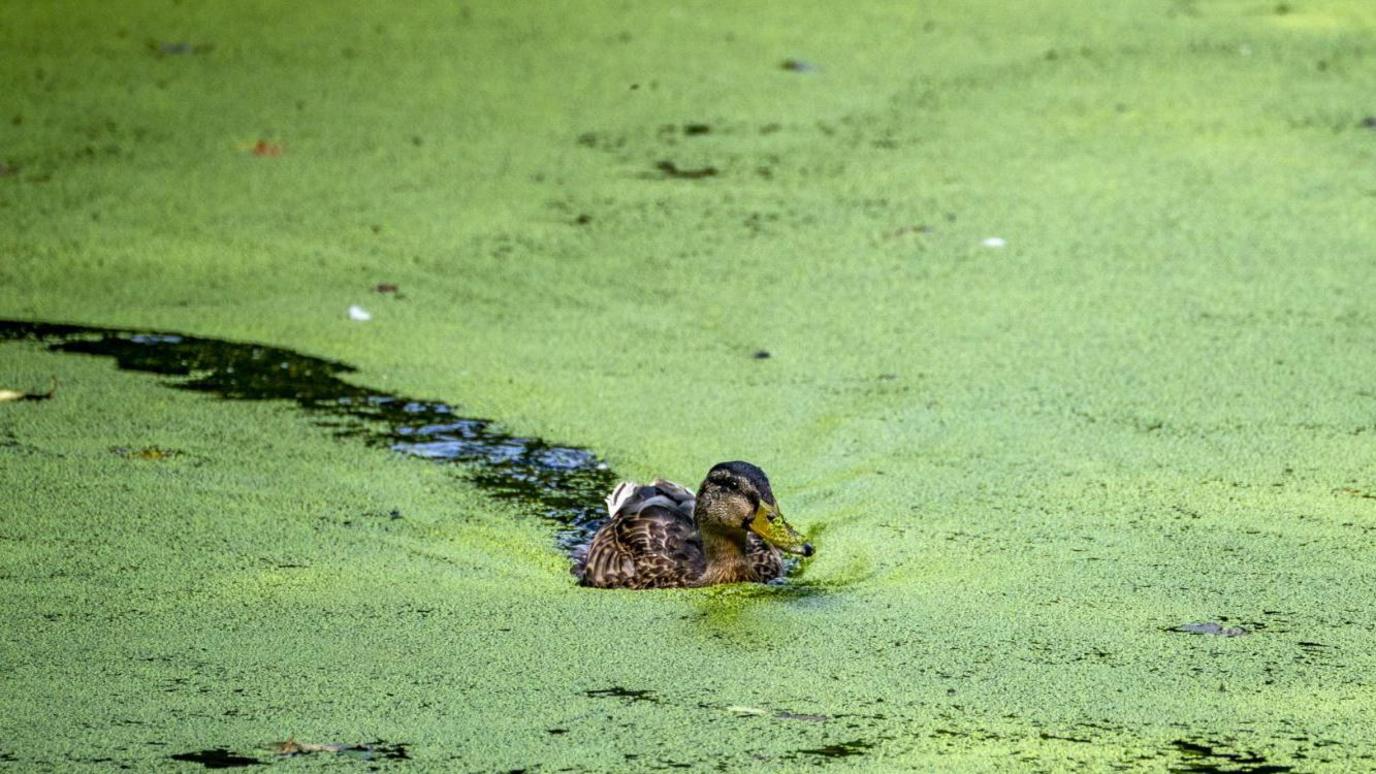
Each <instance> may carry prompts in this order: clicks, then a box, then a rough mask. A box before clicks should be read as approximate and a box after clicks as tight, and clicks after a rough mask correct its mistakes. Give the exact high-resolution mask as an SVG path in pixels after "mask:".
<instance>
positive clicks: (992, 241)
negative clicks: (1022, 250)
mask: <svg viewBox="0 0 1376 774" xmlns="http://www.w3.org/2000/svg"><path fill="white" fill-rule="evenodd" d="M980 244H982V245H984V246H985V247H1003V246H1004V245H1006V244H1008V242H1007V241H1006V240H1005V239H1004V238H1003V237H989V238H987V239H985V240H984V241H983V242H980Z"/></svg>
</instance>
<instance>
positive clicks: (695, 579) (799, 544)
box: [573, 461, 812, 589]
mask: <svg viewBox="0 0 1376 774" xmlns="http://www.w3.org/2000/svg"><path fill="white" fill-rule="evenodd" d="M607 512H608V513H610V514H611V519H610V520H609V521H608V522H607V523H606V524H604V525H602V528H601V529H599V530H598V531H597V534H595V535H593V538H592V541H591V542H589V543H588V545H587V546H586V547H584V549H582V550H581V551H579V552H576V553H575V556H574V567H573V574H574V575H575V576H577V577H578V582H579V583H581V584H582V585H584V586H595V587H597V588H604V589H606V588H623V589H651V588H669V587H675V586H710V585H712V584H714V583H737V582H741V581H753V582H757V583H763V582H765V581H769V580H773V579H774V578H777V577H779V575H780V574H782V573H783V557H782V555H781V554H780V550H782V551H787V552H789V553H792V554H800V555H802V556H811V555H812V545H811V544H809V543H806V542H804V540H803V536H802V535H800V534H798V532H797V531H796V530H794V529H793V527H791V526H789V524H788V522H786V521H784V517H783V515H782V514H781V513H779V504H778V503H777V502H776V501H775V500H774V490H773V489H771V488H770V486H769V478H768V477H766V476H765V474H764V471H763V470H760V469H759V468H758V467H756V466H754V465H752V464H750V463H748V462H740V461H736V462H722V463H720V464H717V465H715V466H713V468H712V469H711V470H710V471H708V472H707V478H705V479H703V481H702V486H701V487H699V488H698V493H697V495H694V494H693V493H692V492H691V491H689V490H688V489H687V488H685V487H682V486H679V485H678V484H675V483H673V482H672V481H665V480H663V479H657V480H655V481H654V482H652V483H649V484H644V485H641V484H636V483H634V482H630V481H628V482H625V483H623V484H621V485H620V486H618V487H617V488H616V489H615V490H614V491H613V492H612V493H611V494H610V495H608V497H607Z"/></svg>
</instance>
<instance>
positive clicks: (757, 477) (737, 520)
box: [694, 461, 812, 556]
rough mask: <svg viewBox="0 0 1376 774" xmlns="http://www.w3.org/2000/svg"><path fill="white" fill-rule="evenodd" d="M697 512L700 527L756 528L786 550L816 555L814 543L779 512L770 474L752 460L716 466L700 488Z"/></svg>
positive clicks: (716, 529) (730, 530) (740, 530)
mask: <svg viewBox="0 0 1376 774" xmlns="http://www.w3.org/2000/svg"><path fill="white" fill-rule="evenodd" d="M694 516H695V517H696V518H697V522H698V528H699V529H702V530H711V531H714V532H717V533H724V534H732V533H743V532H754V533H755V534H756V535H759V536H760V537H761V538H763V539H764V541H765V542H766V543H769V544H770V545H772V546H774V547H775V548H778V549H780V550H782V551H787V552H789V553H791V554H800V555H802V556H812V544H811V543H808V542H806V541H804V540H803V536H802V535H800V534H799V533H798V531H797V530H795V529H794V528H793V527H791V526H789V524H788V522H787V521H784V516H783V514H782V513H780V512H779V504H778V503H777V502H776V501H775V500H774V490H773V489H771V488H770V487H769V478H768V477H767V476H765V474H764V471H763V470H760V469H759V468H758V467H756V466H754V465H751V464H750V463H749V462H741V461H735V462H721V463H718V464H717V465H715V466H713V468H712V469H711V470H710V471H708V472H707V478H705V479H703V482H702V488H701V489H699V490H698V497H697V506H696V508H695V509H694ZM741 539H742V540H744V536H743V535H742V537H741Z"/></svg>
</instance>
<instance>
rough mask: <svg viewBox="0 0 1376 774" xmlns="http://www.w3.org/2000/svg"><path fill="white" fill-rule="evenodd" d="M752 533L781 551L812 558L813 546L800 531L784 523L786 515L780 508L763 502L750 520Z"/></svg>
mask: <svg viewBox="0 0 1376 774" xmlns="http://www.w3.org/2000/svg"><path fill="white" fill-rule="evenodd" d="M750 531H751V532H754V533H755V534H756V535H759V536H760V537H762V538H764V541H765V542H766V543H768V544H770V545H771V546H774V547H775V548H778V549H779V550H781V551H787V552H789V553H790V554H801V555H803V556H812V544H811V543H808V542H807V541H805V540H804V539H803V536H802V535H801V534H799V533H798V530H796V529H794V528H793V527H791V526H789V523H788V522H787V521H784V515H783V514H782V513H779V508H778V506H775V505H770V504H769V503H766V502H761V503H760V507H759V508H758V509H756V511H755V518H753V519H751V520H750Z"/></svg>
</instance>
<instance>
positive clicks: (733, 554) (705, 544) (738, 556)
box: [702, 527, 757, 584]
mask: <svg viewBox="0 0 1376 774" xmlns="http://www.w3.org/2000/svg"><path fill="white" fill-rule="evenodd" d="M702 553H703V555H704V557H705V558H706V559H707V569H706V570H705V571H704V572H703V582H704V584H708V583H735V582H737V581H753V580H757V579H756V577H755V568H754V567H752V566H751V564H750V559H749V557H748V556H747V555H746V532H745V530H729V531H728V530H717V529H712V528H710V527H708V528H704V529H703V530H702Z"/></svg>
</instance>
